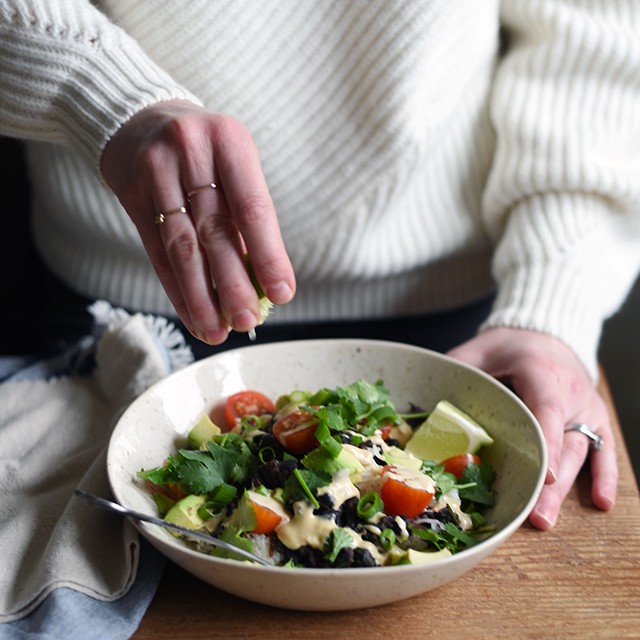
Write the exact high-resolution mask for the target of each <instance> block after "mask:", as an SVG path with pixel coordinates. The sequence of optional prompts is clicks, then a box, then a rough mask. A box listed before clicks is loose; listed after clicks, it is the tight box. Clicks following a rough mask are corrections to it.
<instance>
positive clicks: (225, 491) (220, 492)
mask: <svg viewBox="0 0 640 640" xmlns="http://www.w3.org/2000/svg"><path fill="white" fill-rule="evenodd" d="M236 493H238V490H237V489H236V488H235V487H234V486H233V485H232V484H227V483H226V482H223V483H222V484H221V485H218V486H217V487H216V488H215V489H214V490H213V491H212V492H211V493H210V494H209V498H210V499H211V502H215V503H217V504H221V505H225V504H229V503H230V502H231V501H232V500H233V499H234V498H235V497H236Z"/></svg>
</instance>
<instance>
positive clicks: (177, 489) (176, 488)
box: [146, 480, 187, 502]
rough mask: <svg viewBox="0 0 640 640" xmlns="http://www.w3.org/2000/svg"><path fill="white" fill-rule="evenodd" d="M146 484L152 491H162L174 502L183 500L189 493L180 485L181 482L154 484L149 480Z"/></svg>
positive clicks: (161, 492)
mask: <svg viewBox="0 0 640 640" xmlns="http://www.w3.org/2000/svg"><path fill="white" fill-rule="evenodd" d="M146 485H147V487H148V489H149V491H150V492H151V493H160V494H162V495H163V496H166V497H167V498H170V499H171V500H173V501H174V502H178V500H182V498H184V497H185V496H186V495H187V492H186V491H185V490H184V489H183V488H182V487H181V486H180V483H179V482H169V483H167V484H164V485H162V484H154V483H153V482H151V481H149V480H147V482H146Z"/></svg>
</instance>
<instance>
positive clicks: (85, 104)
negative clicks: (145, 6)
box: [60, 30, 202, 177]
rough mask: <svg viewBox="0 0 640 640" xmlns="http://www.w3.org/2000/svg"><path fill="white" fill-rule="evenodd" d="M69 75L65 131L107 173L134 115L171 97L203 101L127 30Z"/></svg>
mask: <svg viewBox="0 0 640 640" xmlns="http://www.w3.org/2000/svg"><path fill="white" fill-rule="evenodd" d="M83 54H84V55H82V57H78V58H77V61H78V64H77V65H76V66H75V67H74V68H73V69H72V70H71V71H70V73H69V75H68V76H67V79H66V82H67V86H66V87H65V88H64V90H63V91H62V93H61V95H62V96H67V97H68V99H67V100H66V101H63V103H62V104H61V105H60V117H61V120H62V126H63V128H64V130H65V134H66V135H67V136H68V138H69V139H70V140H71V142H72V144H73V145H74V147H75V148H76V149H77V150H78V151H79V152H80V153H81V154H82V155H83V156H84V157H85V158H86V159H87V160H88V161H89V163H90V165H91V167H92V168H93V169H94V171H95V172H96V174H97V175H98V176H99V177H101V171H100V163H101V159H102V152H103V151H104V148H105V147H106V145H107V143H108V142H109V140H110V139H111V138H112V137H113V135H114V134H115V133H116V132H117V131H118V129H119V128H120V127H121V126H122V125H123V124H125V123H126V122H127V121H128V120H129V119H130V118H131V117H132V116H134V115H135V114H136V113H137V112H139V111H140V110H141V109H144V108H145V107H148V106H150V105H152V104H155V103H158V102H163V101H166V100H189V101H191V102H193V103H195V104H197V105H200V106H201V105H202V102H201V101H200V100H199V98H197V97H196V96H194V95H193V94H192V93H191V92H189V91H188V90H187V89H185V88H184V87H182V86H181V85H180V84H178V83H177V82H175V81H174V80H173V78H171V76H169V75H168V74H167V73H166V72H165V71H163V70H162V69H161V68H160V67H158V66H157V65H156V64H155V63H154V62H153V61H151V60H150V59H149V58H148V56H147V55H146V53H144V51H143V50H142V49H141V48H140V46H139V45H138V44H137V43H136V42H135V41H134V40H133V39H132V38H131V37H129V36H128V35H127V34H126V33H125V32H124V31H120V30H118V31H117V32H116V35H114V36H113V37H111V38H109V39H108V40H107V41H106V42H104V41H103V42H102V43H101V46H99V47H97V48H95V49H94V50H93V53H92V55H91V54H90V55H87V52H86V50H83Z"/></svg>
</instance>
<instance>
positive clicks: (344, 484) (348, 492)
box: [318, 469, 360, 509]
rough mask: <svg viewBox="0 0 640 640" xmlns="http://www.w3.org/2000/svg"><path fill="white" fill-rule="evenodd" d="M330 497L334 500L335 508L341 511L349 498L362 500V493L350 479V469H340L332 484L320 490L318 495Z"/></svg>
mask: <svg viewBox="0 0 640 640" xmlns="http://www.w3.org/2000/svg"><path fill="white" fill-rule="evenodd" d="M325 494H327V495H329V496H330V497H331V498H332V499H333V508H334V509H339V508H340V507H341V505H342V504H343V503H344V502H346V501H347V500H349V498H360V491H358V487H356V485H355V484H353V482H351V480H350V479H349V469H340V470H339V471H338V472H337V473H336V474H335V475H334V476H333V479H332V480H331V483H330V484H328V485H326V486H325V487H320V489H318V495H325Z"/></svg>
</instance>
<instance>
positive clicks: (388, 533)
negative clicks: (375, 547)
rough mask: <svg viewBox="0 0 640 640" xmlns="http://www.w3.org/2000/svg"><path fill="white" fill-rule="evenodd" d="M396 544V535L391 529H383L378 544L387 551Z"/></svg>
mask: <svg viewBox="0 0 640 640" xmlns="http://www.w3.org/2000/svg"><path fill="white" fill-rule="evenodd" d="M395 543H396V533H395V531H394V530H393V529H389V528H386V529H383V530H382V533H381V534H380V544H381V545H382V546H383V547H384V548H385V549H386V550H387V551H388V550H389V549H391V547H393V545H394V544H395Z"/></svg>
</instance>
